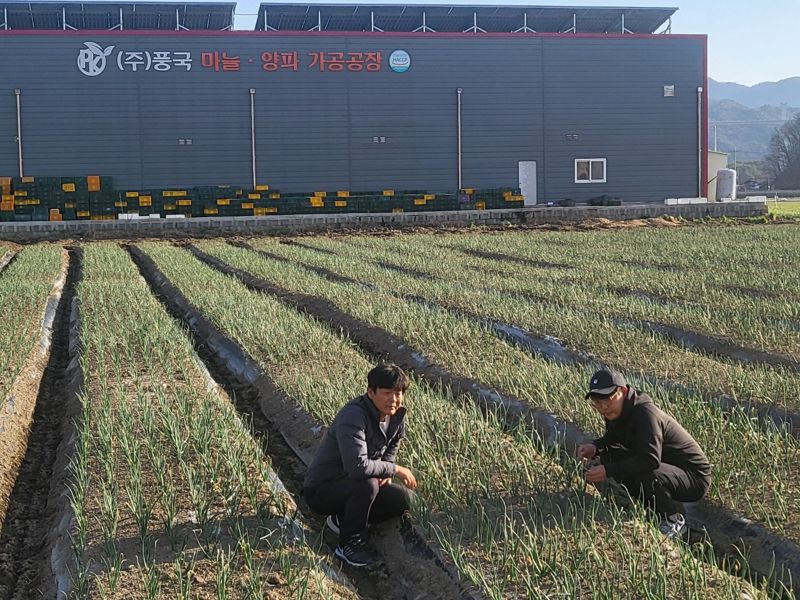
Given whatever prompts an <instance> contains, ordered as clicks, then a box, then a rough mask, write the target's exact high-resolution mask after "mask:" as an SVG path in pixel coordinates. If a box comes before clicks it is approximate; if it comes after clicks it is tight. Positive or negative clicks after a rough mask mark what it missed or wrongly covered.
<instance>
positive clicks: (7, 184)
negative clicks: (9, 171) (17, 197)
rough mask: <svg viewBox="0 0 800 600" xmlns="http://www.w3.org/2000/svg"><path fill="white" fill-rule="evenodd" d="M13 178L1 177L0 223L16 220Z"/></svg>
mask: <svg viewBox="0 0 800 600" xmlns="http://www.w3.org/2000/svg"><path fill="white" fill-rule="evenodd" d="M12 180H13V178H12V177H0V221H13V220H14V193H13V187H12Z"/></svg>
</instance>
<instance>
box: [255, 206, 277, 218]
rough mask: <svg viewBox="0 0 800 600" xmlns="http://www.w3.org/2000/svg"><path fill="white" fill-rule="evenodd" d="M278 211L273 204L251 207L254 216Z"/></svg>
mask: <svg viewBox="0 0 800 600" xmlns="http://www.w3.org/2000/svg"><path fill="white" fill-rule="evenodd" d="M277 212H278V209H277V208H276V207H274V206H268V207H265V208H255V209H253V216H256V217H263V216H265V215H273V214H275V213H277Z"/></svg>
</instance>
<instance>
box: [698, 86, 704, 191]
mask: <svg viewBox="0 0 800 600" xmlns="http://www.w3.org/2000/svg"><path fill="white" fill-rule="evenodd" d="M702 196H703V87H702V86H700V87H698V88H697V197H698V198H701V197H702Z"/></svg>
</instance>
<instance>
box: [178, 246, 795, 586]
mask: <svg viewBox="0 0 800 600" xmlns="http://www.w3.org/2000/svg"><path fill="white" fill-rule="evenodd" d="M187 249H188V250H189V251H190V252H192V253H193V254H194V255H195V256H196V257H197V258H198V259H200V260H202V261H203V262H205V263H206V264H208V265H210V266H212V267H214V268H216V269H218V270H219V271H221V272H223V273H226V274H228V275H230V276H232V277H235V278H237V279H238V280H239V281H241V282H242V283H244V284H245V285H246V286H247V287H249V288H250V289H252V290H254V291H260V292H264V293H268V294H270V295H272V296H274V297H276V298H278V299H280V300H281V301H283V302H284V303H286V304H288V305H289V306H292V307H293V308H295V309H297V310H299V311H301V312H303V313H305V314H307V315H309V316H312V317H314V318H315V319H317V320H318V321H320V322H322V323H325V324H327V325H329V326H330V327H332V328H333V329H335V330H341V331H342V332H343V333H344V334H345V335H347V336H348V337H349V338H350V339H352V340H353V341H354V342H355V343H356V344H358V345H359V346H360V347H361V348H362V349H363V350H365V351H366V352H368V353H369V354H372V355H374V356H380V357H385V358H387V359H389V360H391V361H393V362H395V363H397V364H398V365H400V366H401V367H403V368H405V369H409V370H411V371H413V372H414V373H415V374H416V375H417V376H419V377H422V378H424V379H425V380H426V381H428V382H430V383H431V384H433V385H436V386H438V387H447V388H449V389H451V390H453V392H455V393H456V394H467V395H469V396H470V397H472V398H473V399H474V400H475V402H476V403H477V404H478V405H479V406H481V408H483V409H485V410H496V409H497V408H501V409H502V410H503V411H504V412H505V416H506V420H507V422H508V424H509V426H510V427H514V426H516V425H517V424H518V423H519V422H520V421H522V422H525V423H527V424H529V425H531V426H533V427H534V428H535V429H536V430H537V431H538V432H539V433H540V435H541V436H542V438H543V439H545V440H547V441H548V443H551V444H552V443H558V444H559V445H560V446H561V447H562V449H563V450H564V451H565V452H567V453H568V454H570V455H574V451H575V448H576V447H577V445H578V444H580V443H582V442H583V441H585V440H587V439H589V438H590V437H592V436H590V435H589V433H588V432H585V431H584V430H582V429H581V428H580V427H579V426H577V425H575V424H574V423H571V422H567V421H564V420H562V419H559V418H558V417H556V416H554V415H553V414H551V413H549V412H547V411H544V410H539V409H535V408H533V407H531V406H529V405H528V404H526V403H524V402H522V401H521V400H519V399H517V398H514V397H512V396H510V395H506V394H503V393H501V392H498V391H496V390H492V389H489V388H486V387H485V386H484V385H483V384H481V383H480V382H479V381H476V380H472V379H468V378H465V377H461V376H459V375H455V374H452V373H450V372H449V371H447V370H446V369H443V368H441V367H439V366H437V365H435V364H433V363H432V362H431V361H429V360H428V359H427V358H426V357H425V356H424V355H423V354H422V353H421V352H419V351H417V350H415V349H413V348H412V347H411V346H410V345H409V344H408V343H407V342H406V341H405V340H403V339H401V338H399V337H398V336H396V335H394V334H392V333H390V332H387V331H385V330H383V329H381V328H380V327H376V326H373V325H370V324H368V323H365V322H363V321H361V320H359V319H357V318H355V317H353V316H352V315H350V314H348V313H346V312H344V311H342V310H341V309H340V308H338V307H337V306H335V305H334V304H333V303H332V302H330V301H328V300H326V299H324V298H320V297H317V296H312V295H309V294H303V293H299V292H292V291H289V290H286V289H285V288H282V287H280V286H278V285H276V284H273V283H270V282H268V281H265V280H263V279H260V278H258V277H255V276H253V275H251V274H250V273H247V272H245V271H242V270H240V269H237V268H235V267H232V266H230V265H228V264H227V263H225V262H224V261H222V260H220V259H218V258H216V257H214V256H211V255H209V254H207V253H205V252H203V251H201V250H200V249H198V248H196V247H194V246H191V245H189V246H187ZM687 513H688V516H689V518H690V519H692V521H693V522H696V523H699V524H702V526H703V527H704V528H705V531H706V534H707V535H708V537H709V539H710V541H711V542H712V544H713V545H714V548H715V550H716V551H717V553H719V554H720V555H721V556H726V557H728V558H729V559H731V560H732V561H734V562H736V561H741V560H742V557H745V560H746V561H747V564H748V566H749V572H750V573H751V574H754V575H755V576H756V577H766V578H770V579H772V578H773V577H774V578H777V579H779V580H780V581H782V582H783V584H784V585H786V586H787V587H790V589H795V590H797V591H799V592H800V547H798V546H797V545H796V544H794V543H793V542H791V541H789V540H786V539H785V538H783V537H781V536H780V535H778V534H776V533H775V532H773V531H770V530H768V529H766V528H764V527H762V526H761V525H759V524H756V523H753V522H752V521H750V520H748V519H745V518H743V517H741V516H739V515H736V514H735V513H733V512H732V511H731V510H729V509H728V508H726V507H724V506H721V505H719V504H716V503H712V502H708V501H702V502H699V503H693V504H687ZM792 585H794V586H796V587H795V588H791V586H792Z"/></svg>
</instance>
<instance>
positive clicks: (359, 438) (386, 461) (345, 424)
mask: <svg viewBox="0 0 800 600" xmlns="http://www.w3.org/2000/svg"><path fill="white" fill-rule="evenodd" d="M405 416H406V409H405V407H402V406H401V407H400V408H399V409H397V412H396V413H395V414H394V415H393V416H391V417H390V418H389V426H388V428H387V430H386V435H384V433H383V431H382V430H381V427H380V424H379V420H380V415H379V413H378V409H376V408H375V405H374V404H373V403H372V400H370V399H369V397H368V396H367V395H366V394H364V395H363V396H359V397H357V398H354V399H353V400H351V401H350V402H348V403H347V404H345V405H344V407H342V409H341V410H340V411H339V414H337V415H336V418H335V419H334V420H333V423H331V426H330V427H329V428H328V431H326V432H325V435H324V436H323V438H322V443H321V444H320V445H319V449H317V453H316V454H315V455H314V459H313V460H312V461H311V464H310V465H309V467H308V472H307V473H306V478H305V482H304V487H305V489H314V488H317V487H319V486H320V485H323V484H325V483H327V482H329V481H333V480H336V479H344V478H345V477H350V478H352V479H369V478H372V477H377V478H378V479H385V478H386V477H393V476H394V472H395V464H394V461H395V458H396V457H397V450H398V448H399V446H400V440H402V439H403V438H404V437H405V432H406V428H405Z"/></svg>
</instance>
